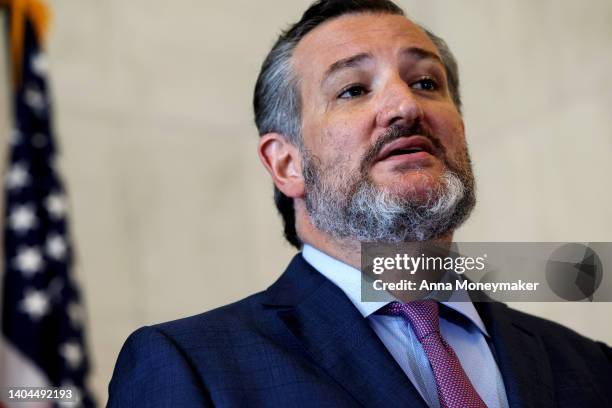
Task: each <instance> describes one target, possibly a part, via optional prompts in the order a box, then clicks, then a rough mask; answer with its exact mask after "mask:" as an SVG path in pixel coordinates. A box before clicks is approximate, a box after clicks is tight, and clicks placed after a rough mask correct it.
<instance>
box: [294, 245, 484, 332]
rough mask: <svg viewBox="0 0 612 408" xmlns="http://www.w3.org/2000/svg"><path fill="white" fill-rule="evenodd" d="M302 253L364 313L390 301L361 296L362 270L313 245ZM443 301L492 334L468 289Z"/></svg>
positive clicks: (372, 311)
mask: <svg viewBox="0 0 612 408" xmlns="http://www.w3.org/2000/svg"><path fill="white" fill-rule="evenodd" d="M302 257H303V258H304V259H305V260H306V262H308V263H309V264H310V265H312V266H313V267H314V268H315V269H316V270H317V271H319V273H321V274H322V275H323V276H325V277H326V278H327V279H329V280H330V281H332V282H333V283H334V284H335V285H336V286H338V287H339V288H340V290H342V291H343V292H344V293H345V294H346V296H347V297H348V298H349V299H350V301H351V302H352V303H353V304H354V305H355V307H356V308H357V310H359V312H360V313H361V315H362V316H363V317H366V318H367V317H369V316H370V315H372V314H373V313H374V312H376V311H377V310H378V309H380V308H381V307H383V306H385V305H387V304H388V303H389V301H383V302H364V301H362V300H361V272H360V271H359V270H357V269H355V268H353V267H352V266H350V265H347V264H345V263H344V262H341V261H339V260H337V259H336V258H332V257H331V256H329V255H327V254H326V253H324V252H322V251H320V250H318V249H316V248H315V247H313V246H310V245H308V244H304V248H303V249H302ZM441 303H442V304H443V305H445V306H447V307H449V308H451V309H453V310H455V311H456V312H458V313H460V314H462V315H463V316H465V317H466V318H468V319H469V320H470V321H471V322H472V323H473V324H474V325H475V326H476V327H478V329H480V331H481V332H482V333H483V334H484V335H486V336H489V333H488V332H487V329H486V327H485V325H484V323H483V322H482V319H481V318H480V316H479V315H478V312H477V311H476V308H475V307H474V304H473V303H472V302H471V301H470V300H469V297H468V294H467V292H466V291H455V292H453V295H452V296H451V298H450V299H449V301H447V302H441Z"/></svg>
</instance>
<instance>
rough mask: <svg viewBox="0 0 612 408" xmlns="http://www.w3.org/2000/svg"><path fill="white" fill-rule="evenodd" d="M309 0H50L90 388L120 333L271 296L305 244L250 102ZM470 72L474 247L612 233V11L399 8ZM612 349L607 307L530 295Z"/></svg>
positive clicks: (102, 392) (105, 369)
mask: <svg viewBox="0 0 612 408" xmlns="http://www.w3.org/2000/svg"><path fill="white" fill-rule="evenodd" d="M308 3H309V2H308V1H303V0H301V1H295V0H292V1H286V0H275V1H252V0H237V1H233V2H220V1H215V2H212V1H202V0H197V1H196V0H174V1H167V0H164V1H161V0H130V1H125V0H79V1H74V0H54V1H52V2H51V4H52V6H53V9H54V13H55V23H54V25H53V31H52V36H51V43H50V52H51V55H50V57H51V72H52V75H53V90H54V95H55V100H56V113H57V115H56V119H57V122H56V123H57V128H58V130H59V132H58V134H59V137H60V140H61V144H62V146H63V157H62V163H61V164H62V168H63V171H64V174H65V177H66V179H67V183H68V187H69V190H70V191H69V192H70V194H71V203H72V214H73V230H74V235H75V238H76V242H77V245H78V253H79V255H80V256H79V260H80V262H79V268H78V273H79V276H80V279H81V281H82V284H83V286H84V288H85V295H86V300H87V302H88V308H89V319H90V335H91V336H90V340H91V345H92V346H93V351H94V362H95V365H96V372H95V377H94V384H95V389H96V391H97V392H98V394H99V396H100V398H101V400H102V401H105V400H106V384H107V382H108V379H109V377H110V375H111V371H112V368H113V364H114V360H115V358H116V356H117V353H118V351H119V348H120V346H121V344H122V342H123V341H124V340H125V338H126V337H127V335H128V334H129V333H130V332H131V331H133V330H134V329H136V328H137V327H139V326H141V325H144V324H151V323H155V322H159V321H163V320H169V319H174V318H177V317H181V316H186V315H190V314H194V313H198V312H201V311H204V310H208V309H210V308H213V307H216V306H219V305H222V304H224V303H227V302H230V301H233V300H237V299H240V298H241V297H244V296H245V295H247V294H249V293H252V292H254V291H258V290H261V289H264V288H265V287H266V286H267V285H269V284H270V283H271V282H272V281H273V280H274V279H275V278H276V277H277V276H278V275H279V274H280V272H281V271H282V269H283V268H284V266H285V264H286V262H287V261H288V260H289V259H290V257H291V255H292V253H293V251H292V250H291V248H290V247H289V246H288V245H287V244H285V243H284V242H283V240H282V239H281V236H280V235H281V234H280V222H279V219H278V217H277V216H276V214H275V211H274V208H273V205H272V201H271V186H270V181H269V180H268V178H267V176H266V174H265V173H264V170H263V169H262V167H261V166H260V164H259V163H258V160H257V157H256V154H255V145H256V141H257V136H256V131H255V128H254V126H253V124H252V112H251V105H250V101H251V92H252V88H253V84H254V81H255V77H256V74H257V72H258V68H259V65H260V63H261V61H262V59H263V57H264V55H265V53H266V51H267V50H268V49H269V47H270V46H271V45H272V42H273V40H274V38H275V35H276V34H277V33H278V31H279V29H280V28H281V27H284V26H285V25H286V24H287V23H288V22H291V21H294V20H295V19H296V18H297V17H298V16H299V14H300V12H301V11H303V9H304V8H305V5H306V4H308ZM401 4H402V5H403V6H405V7H406V9H407V10H409V12H410V14H411V15H412V16H413V17H415V18H416V19H417V20H419V21H421V22H422V23H424V24H425V25H427V26H428V27H429V28H431V29H433V30H434V31H436V32H438V33H439V34H441V35H442V36H444V37H445V38H447V39H448V42H449V43H450V45H451V47H452V48H453V49H454V51H455V52H456V54H457V56H458V59H459V61H460V65H461V69H462V74H463V77H462V78H463V90H464V95H465V96H464V99H465V119H466V123H467V130H468V137H469V141H470V144H471V149H472V156H473V160H474V162H475V170H476V173H477V178H478V187H479V200H480V202H479V205H478V208H477V211H476V212H475V214H474V216H473V217H472V219H471V221H470V222H469V223H468V224H467V225H466V226H465V227H464V228H463V229H462V230H461V231H460V233H459V234H458V237H457V239H458V240H465V241H487V240H493V241H512V240H516V241H538V240H548V241H612V232H611V231H612V192H611V191H610V188H609V186H610V182H609V179H608V177H609V175H610V174H612V160H610V152H611V151H612V122H611V120H610V112H609V110H610V106H612V92H611V91H612V83H611V76H610V75H609V73H610V71H611V68H612V47H611V46H610V40H611V38H612V25H611V24H610V21H611V18H610V17H611V16H612V3H610V2H609V1H608V0H590V1H589V2H588V7H586V6H585V3H579V2H575V1H573V0H566V1H557V0H554V1H553V0H548V1H544V0H542V1H537V2H534V1H531V0H513V1H507V0H500V1H488V0H487V1H485V0H462V1H460V2H459V1H455V0H438V1H427V2H423V1H418V0H412V1H402V2H401ZM521 307H522V308H524V309H527V310H530V311H532V312H534V313H537V314H540V315H544V316H548V317H550V318H552V319H554V320H557V321H560V322H562V323H564V324H567V325H569V326H571V327H574V328H576V329H578V330H580V331H581V332H583V333H585V334H587V335H589V336H592V337H595V338H598V339H603V340H606V341H607V342H608V343H612V329H611V328H610V325H609V314H610V311H612V306H611V305H609V304H598V305H580V307H579V306H578V305H568V304H530V305H521Z"/></svg>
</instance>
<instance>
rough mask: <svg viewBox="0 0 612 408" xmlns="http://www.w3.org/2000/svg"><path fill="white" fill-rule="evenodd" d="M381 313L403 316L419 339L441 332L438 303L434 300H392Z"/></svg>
mask: <svg viewBox="0 0 612 408" xmlns="http://www.w3.org/2000/svg"><path fill="white" fill-rule="evenodd" d="M380 313H381V314H386V315H392V316H402V317H403V318H405V319H407V320H408V321H409V322H410V325H411V326H412V330H414V333H415V334H416V336H417V338H418V339H419V341H423V339H424V338H426V337H427V336H429V335H430V334H432V333H439V332H440V318H439V316H438V303H436V302H435V301H433V300H415V301H412V302H409V303H400V302H391V303H389V304H388V305H386V306H384V307H383V308H382V309H381V310H380Z"/></svg>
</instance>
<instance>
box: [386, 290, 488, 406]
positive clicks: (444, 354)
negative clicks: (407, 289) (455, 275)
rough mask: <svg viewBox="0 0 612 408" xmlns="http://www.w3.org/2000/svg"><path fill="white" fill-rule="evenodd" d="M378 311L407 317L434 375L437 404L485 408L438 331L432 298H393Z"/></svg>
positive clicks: (438, 322)
mask: <svg viewBox="0 0 612 408" xmlns="http://www.w3.org/2000/svg"><path fill="white" fill-rule="evenodd" d="M379 313H382V314H387V315H393V316H402V317H404V318H406V319H407V320H408V321H409V322H410V325H411V326H412V329H413V330H414V333H415V334H416V336H417V338H418V339H419V341H420V342H421V344H422V345H423V350H425V354H426V355H427V358H428V359H429V364H430V365H431V368H432V370H433V374H434V377H435V379H436V388H437V390H438V397H439V398H440V408H486V405H485V403H484V402H483V401H482V399H481V398H480V395H478V393H477V392H476V389H475V388H474V386H473V385H472V383H471V382H470V379H469V378H468V376H467V374H466V373H465V371H463V367H461V363H460V362H459V358H457V355H456V354H455V352H454V351H453V349H452V347H451V346H449V345H448V343H447V342H446V341H445V340H444V339H443V338H442V336H441V335H440V320H439V316H438V304H437V303H436V302H434V301H433V300H417V301H414V302H410V303H405V304H403V303H399V302H392V303H389V304H388V305H387V306H385V307H383V308H382V309H381V310H380V312H379Z"/></svg>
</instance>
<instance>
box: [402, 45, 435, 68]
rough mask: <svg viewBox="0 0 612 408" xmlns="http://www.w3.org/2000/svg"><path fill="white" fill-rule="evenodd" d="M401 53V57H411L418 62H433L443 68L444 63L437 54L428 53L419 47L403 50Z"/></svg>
mask: <svg viewBox="0 0 612 408" xmlns="http://www.w3.org/2000/svg"><path fill="white" fill-rule="evenodd" d="M401 53H402V54H403V55H406V56H409V57H413V58H416V59H419V60H425V59H430V60H434V61H436V62H438V63H439V64H440V65H442V66H444V62H443V61H442V59H441V58H440V57H439V56H438V54H436V53H435V52H432V51H428V50H426V49H424V48H419V47H409V48H404V49H403V50H401Z"/></svg>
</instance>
